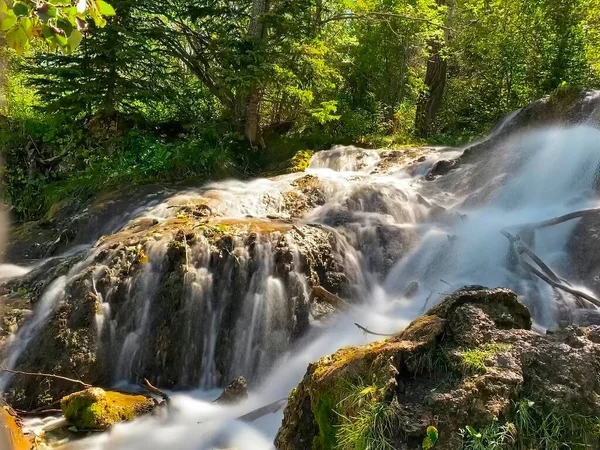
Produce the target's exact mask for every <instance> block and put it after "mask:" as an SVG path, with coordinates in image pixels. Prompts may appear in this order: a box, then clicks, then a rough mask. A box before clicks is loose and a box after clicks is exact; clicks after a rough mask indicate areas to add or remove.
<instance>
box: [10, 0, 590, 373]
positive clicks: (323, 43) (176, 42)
mask: <svg viewBox="0 0 600 450" xmlns="http://www.w3.org/2000/svg"><path fill="white" fill-rule="evenodd" d="M255 3H256V2H254V1H252V0H240V1H236V2H231V1H228V0H214V1H211V2H189V1H187V0H111V1H110V2H108V3H107V2H105V1H104V0H77V1H75V0H73V1H66V2H65V1H58V0H41V1H39V2H34V1H33V0H0V33H4V35H3V36H0V39H2V38H3V39H4V40H5V41H6V42H7V44H8V45H9V46H12V47H13V48H14V49H15V50H18V51H20V52H24V56H21V57H18V58H17V57H15V58H12V59H13V60H14V61H15V63H14V64H12V65H11V70H10V76H9V77H7V78H8V82H7V83H8V86H6V89H4V91H6V97H7V102H4V101H3V100H4V99H3V98H2V92H0V109H1V112H0V113H1V115H2V118H1V121H0V152H1V153H2V156H3V158H4V159H5V161H6V163H7V171H6V177H5V180H4V182H3V183H4V190H5V195H6V197H7V199H8V200H9V201H10V202H11V205H12V207H13V211H14V212H16V215H17V216H18V217H19V218H22V219H25V218H35V217H39V216H41V215H43V214H44V212H45V210H46V209H47V208H48V205H49V204H50V203H51V202H52V201H55V200H56V199H62V198H66V197H67V196H69V195H74V196H81V197H83V198H85V197H87V196H89V195H92V194H93V193H94V192H97V190H98V189H102V188H105V187H107V186H108V187H109V186H112V185H114V184H116V183H119V182H128V181H134V182H150V181H153V180H165V179H168V180H171V179H181V178H184V177H201V178H206V177H210V176H214V174H215V170H216V169H215V168H216V167H217V166H218V165H219V164H223V161H227V162H228V163H227V164H225V165H226V166H231V163H230V162H231V161H233V160H235V161H236V162H238V163H239V165H240V166H242V167H244V171H246V172H247V171H250V172H254V173H258V172H259V171H260V170H261V169H263V168H265V167H273V166H277V163H280V162H282V161H287V160H289V159H290V158H292V157H293V156H294V154H295V153H296V152H297V151H299V150H307V149H309V150H319V149H324V148H327V147H329V146H331V145H333V144H337V143H341V144H359V145H362V146H368V147H390V148H391V147H399V146H404V145H418V144H422V143H423V142H422V141H421V140H420V139H416V138H415V134H416V133H420V134H423V133H422V127H421V126H420V125H419V126H418V127H417V128H418V130H415V128H416V126H415V118H416V115H417V111H418V110H420V109H419V108H418V107H417V105H419V106H422V103H421V102H419V99H422V98H424V97H423V96H424V95H425V96H426V95H427V94H428V91H427V87H428V86H429V87H431V86H430V84H429V83H428V82H426V78H427V77H426V74H427V71H428V67H431V62H432V60H434V59H435V58H438V57H439V58H438V59H439V60H440V61H442V62H443V65H444V67H445V68H446V71H445V76H443V77H442V79H441V80H440V81H441V83H442V84H443V86H442V87H443V92H444V95H443V98H442V99H441V104H440V108H439V112H438V114H437V115H435V116H434V117H433V124H431V127H429V128H431V132H429V131H428V133H427V135H428V136H430V138H429V139H430V141H431V143H436V144H449V145H459V144H462V143H465V142H467V141H469V140H471V139H473V138H474V137H479V136H482V135H484V134H485V133H486V132H487V131H489V129H490V127H491V126H492V124H493V123H494V122H495V121H497V120H499V119H500V118H501V117H503V116H504V115H506V114H507V113H508V112H510V111H512V110H514V109H516V108H519V107H522V106H525V105H526V104H527V103H528V102H530V101H531V100H533V99H535V98H539V97H541V96H544V95H548V94H550V93H553V94H552V96H551V98H550V100H551V101H553V102H557V105H559V106H560V102H562V101H565V102H567V101H568V99H569V97H568V95H569V92H571V93H572V92H574V90H573V87H575V86H588V87H598V86H600V50H599V49H600V19H599V17H600V0H547V1H546V0H533V1H530V0H491V1H488V0H456V1H454V0H452V1H450V0H447V1H446V0H414V1H411V2H406V1H402V0H357V1H347V0H320V1H318V2H315V1H312V0H277V1H272V2H265V3H264V5H265V7H264V9H263V10H260V8H259V9H256V8H255V6H257V5H259V6H260V5H262V4H263V3H262V2H259V3H256V5H255ZM58 49H60V50H62V51H59V52H57V51H55V50H58ZM32 52H33V53H32ZM13 54H14V52H13ZM32 55H33V56H32ZM4 56H5V55H4V54H0V69H1V70H0V72H2V73H8V71H7V70H6V69H5V67H4V66H5V64H4V63H5V57H4ZM0 78H2V79H3V77H1V76H0ZM2 79H0V91H1V90H2V88H3V86H2V84H3V83H4V82H3V81H2ZM30 88H31V89H30ZM557 88H558V89H557ZM6 103H8V105H6ZM422 116H423V115H422V114H420V115H419V117H422ZM252 130H254V131H252ZM252 134H254V136H251V135H252ZM248 143H249V144H250V145H248ZM265 146H266V147H267V151H264V150H265V148H264V147H265ZM259 147H260V148H261V150H262V151H260V152H258V151H256V149H257V148H259ZM215 164H216V165H217V166H215ZM297 166H298V167H299V168H302V167H304V166H305V161H304V160H301V161H299V162H298V164H297ZM107 174H109V175H108V176H107ZM475 356H476V355H475ZM474 364H475V365H477V358H475V362H474ZM477 370H479V371H481V370H482V368H481V367H479V368H478V369H477Z"/></svg>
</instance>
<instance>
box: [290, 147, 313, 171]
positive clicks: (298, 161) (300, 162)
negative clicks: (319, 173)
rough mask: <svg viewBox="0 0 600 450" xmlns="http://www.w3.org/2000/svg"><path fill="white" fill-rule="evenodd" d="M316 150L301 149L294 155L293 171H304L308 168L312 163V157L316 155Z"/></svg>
mask: <svg viewBox="0 0 600 450" xmlns="http://www.w3.org/2000/svg"><path fill="white" fill-rule="evenodd" d="M314 153H315V152H314V151H312V150H300V151H298V152H297V153H296V154H295V155H294V157H293V158H292V167H291V171H292V172H304V171H305V170H306V169H308V166H309V164H310V159H311V158H312V157H313V155H314Z"/></svg>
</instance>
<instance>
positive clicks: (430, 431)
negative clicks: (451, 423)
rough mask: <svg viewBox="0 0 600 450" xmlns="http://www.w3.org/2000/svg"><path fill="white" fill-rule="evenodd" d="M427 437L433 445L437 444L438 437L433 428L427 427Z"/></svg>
mask: <svg viewBox="0 0 600 450" xmlns="http://www.w3.org/2000/svg"><path fill="white" fill-rule="evenodd" d="M427 437H428V438H429V440H430V441H431V443H432V444H433V445H435V444H437V441H438V437H439V434H438V430H437V428H436V427H433V426H430V427H427Z"/></svg>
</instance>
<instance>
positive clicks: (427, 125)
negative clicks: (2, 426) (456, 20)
mask: <svg viewBox="0 0 600 450" xmlns="http://www.w3.org/2000/svg"><path fill="white" fill-rule="evenodd" d="M437 4H438V5H439V6H445V5H448V7H449V8H451V7H452V0H438V1H437ZM448 14H450V12H449V13H448ZM446 22H448V20H446ZM449 39H450V36H449V34H448V32H446V35H445V38H444V39H440V38H437V39H434V40H433V41H432V42H430V46H431V53H430V55H429V60H428V61H427V72H426V74H425V89H424V90H423V92H422V93H421V95H420V96H419V100H418V101H417V113H416V117H415V131H416V134H417V136H419V137H429V136H430V135H431V133H432V131H433V124H434V121H435V119H436V117H437V113H438V111H439V110H440V106H442V100H443V98H444V90H445V88H446V80H447V72H448V63H447V61H446V58H444V57H443V56H442V50H443V48H444V46H445V45H446V44H447V41H449ZM445 41H446V42H445Z"/></svg>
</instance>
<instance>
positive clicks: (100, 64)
mask: <svg viewBox="0 0 600 450" xmlns="http://www.w3.org/2000/svg"><path fill="white" fill-rule="evenodd" d="M111 3H112V5H113V6H114V7H115V9H116V10H117V15H116V16H114V17H112V18H110V19H109V20H108V24H107V25H106V26H105V27H103V28H99V27H95V26H94V25H93V24H92V25H90V29H89V30H88V31H87V33H86V35H85V38H84V39H83V42H82V43H81V45H80V46H79V47H78V48H77V49H76V50H75V51H74V52H73V53H71V54H66V53H61V52H48V53H41V54H38V55H37V56H35V58H33V59H32V60H29V62H28V65H27V71H28V74H29V82H30V84H31V85H32V86H33V87H35V89H36V90H37V93H38V94H39V97H40V99H41V100H42V102H43V104H44V105H45V106H44V108H45V109H46V110H47V111H49V112H53V113H56V112H60V113H63V114H66V115H68V116H70V117H81V116H84V117H86V118H88V119H90V118H91V117H94V116H102V117H107V118H112V117H115V116H116V115H122V114H125V115H131V114H135V113H136V112H139V110H140V108H141V107H144V106H145V107H148V106H151V105H152V104H153V103H158V102H160V101H163V100H165V99H166V98H168V97H170V96H171V95H172V92H171V88H170V86H171V84H170V82H172V80H173V77H174V76H175V73H176V72H177V71H178V67H177V65H176V64H175V63H174V62H173V61H172V60H170V59H169V58H168V57H167V56H165V55H164V54H162V53H160V52H159V51H158V50H157V49H156V48H155V46H154V45H153V42H152V40H151V39H148V37H147V36H145V35H143V33H142V31H141V29H140V27H139V24H140V23H141V20H142V19H141V18H140V17H139V15H140V13H139V11H138V10H137V8H136V4H137V3H138V2H137V1H136V0H115V1H113V2H111Z"/></svg>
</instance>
